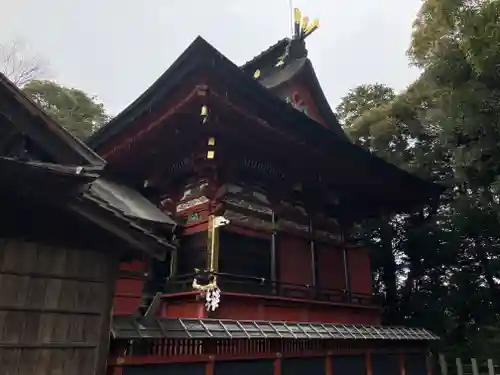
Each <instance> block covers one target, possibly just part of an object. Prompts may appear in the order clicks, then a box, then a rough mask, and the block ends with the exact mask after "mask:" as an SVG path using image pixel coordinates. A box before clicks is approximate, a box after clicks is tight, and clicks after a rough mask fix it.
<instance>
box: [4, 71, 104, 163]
mask: <svg viewBox="0 0 500 375" xmlns="http://www.w3.org/2000/svg"><path fill="white" fill-rule="evenodd" d="M0 113H1V114H2V115H3V116H4V117H6V118H7V119H8V120H10V121H11V122H12V123H14V124H15V125H16V126H17V128H18V129H19V130H20V131H21V132H22V133H24V134H29V136H30V137H31V138H32V139H33V141H35V142H36V143H37V144H38V145H40V147H41V148H42V149H43V150H44V151H45V152H46V153H47V154H48V155H51V156H52V158H53V159H54V161H55V162H56V163H61V164H72V165H85V164H90V165H94V166H104V165H105V161H104V160H103V159H102V158H101V157H100V156H99V155H97V154H96V153H95V152H94V151H92V150H91V149H89V148H88V147H87V146H86V145H85V144H84V143H83V142H82V141H80V140H79V139H77V138H76V137H74V136H73V135H71V134H70V133H68V132H67V131H66V130H64V129H63V128H62V127H61V126H60V125H59V124H57V123H56V122H55V121H54V120H52V119H51V118H50V116H48V115H47V114H45V113H44V112H43V111H42V110H41V109H40V108H39V107H38V106H37V105H36V104H35V103H33V101H32V100H30V99H29V98H28V97H27V96H26V95H24V93H23V92H22V91H21V90H19V89H18V88H17V87H16V86H15V85H14V84H13V83H12V82H10V81H9V79H8V78H7V77H5V76H4V75H3V74H2V73H0Z"/></svg>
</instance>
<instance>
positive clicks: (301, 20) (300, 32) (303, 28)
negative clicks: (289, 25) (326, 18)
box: [293, 8, 319, 39]
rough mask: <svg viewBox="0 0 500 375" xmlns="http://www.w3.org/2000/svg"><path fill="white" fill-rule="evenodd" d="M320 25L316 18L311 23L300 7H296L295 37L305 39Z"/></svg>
mask: <svg viewBox="0 0 500 375" xmlns="http://www.w3.org/2000/svg"><path fill="white" fill-rule="evenodd" d="M318 27H319V20H318V19H315V20H314V21H313V22H312V23H309V17H307V16H304V17H302V13H301V11H300V10H299V9H298V8H295V13H294V17H293V34H294V35H293V37H294V38H295V39H305V38H306V37H308V36H309V35H311V34H312V33H313V32H314V31H315V30H316V29H317V28H318Z"/></svg>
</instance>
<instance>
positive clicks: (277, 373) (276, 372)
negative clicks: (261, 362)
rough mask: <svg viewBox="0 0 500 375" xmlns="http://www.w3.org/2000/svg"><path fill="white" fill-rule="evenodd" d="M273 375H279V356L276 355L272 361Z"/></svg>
mask: <svg viewBox="0 0 500 375" xmlns="http://www.w3.org/2000/svg"><path fill="white" fill-rule="evenodd" d="M274 375H281V354H280V353H278V354H277V357H276V359H275V360H274Z"/></svg>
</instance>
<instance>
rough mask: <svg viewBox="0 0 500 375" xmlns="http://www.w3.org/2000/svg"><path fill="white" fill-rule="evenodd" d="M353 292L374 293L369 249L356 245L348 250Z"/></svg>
mask: <svg viewBox="0 0 500 375" xmlns="http://www.w3.org/2000/svg"><path fill="white" fill-rule="evenodd" d="M347 255H348V256H347V259H348V267H349V274H350V276H351V278H350V281H351V292H352V293H363V294H371V293H372V274H371V267H370V254H369V252H368V250H366V249H363V248H360V247H356V248H350V249H348V251H347Z"/></svg>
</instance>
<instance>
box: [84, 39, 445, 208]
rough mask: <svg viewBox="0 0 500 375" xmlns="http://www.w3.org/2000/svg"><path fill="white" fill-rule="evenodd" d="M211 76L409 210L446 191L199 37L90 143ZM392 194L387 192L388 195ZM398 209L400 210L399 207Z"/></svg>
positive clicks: (301, 65) (281, 76)
mask: <svg viewBox="0 0 500 375" xmlns="http://www.w3.org/2000/svg"><path fill="white" fill-rule="evenodd" d="M280 43H284V42H280ZM280 46H281V44H280ZM272 48H278V47H272ZM280 48H281V47H280ZM274 53H275V52H273V53H272V54H274ZM272 54H271V55H272ZM268 56H269V54H268V55H266V57H265V58H266V59H267V58H268ZM299 56H300V54H299ZM303 57H304V56H303ZM261 59H262V58H261ZM258 61H259V60H255V61H253V62H251V63H247V64H255V63H256V62H258ZM308 65H310V62H309V60H307V59H304V58H302V59H300V58H298V59H297V60H296V61H295V62H292V63H291V64H290V68H289V69H288V70H280V72H279V73H273V74H271V75H266V74H265V73H264V74H263V77H262V78H260V79H262V80H263V82H264V84H265V85H269V86H271V85H276V84H279V82H281V81H282V80H286V79H287V78H288V76H289V75H293V74H295V73H296V72H297V71H303V70H304V69H305V67H307V66H308ZM245 66H246V67H248V66H251V65H245ZM307 70H308V71H309V74H314V71H313V70H312V69H307ZM207 74H208V75H209V76H211V77H213V78H214V79H215V81H216V82H217V84H219V85H220V86H221V87H219V89H221V88H222V89H223V90H224V89H225V90H227V91H228V92H231V95H233V94H236V95H238V97H239V98H240V99H242V100H245V101H247V102H248V103H252V104H253V105H254V107H255V108H258V110H259V117H260V118H262V119H263V120H264V121H266V122H267V124H269V126H271V127H274V128H275V129H276V130H278V131H280V132H287V134H289V135H290V136H292V137H295V139H297V140H298V141H300V142H301V143H304V144H306V145H308V147H310V148H311V149H314V150H315V151H321V152H322V153H323V154H324V155H325V156H326V155H329V156H328V158H330V156H333V157H334V158H335V160H343V161H345V162H346V163H349V164H350V165H351V168H350V170H351V171H353V172H352V173H358V174H365V175H366V176H364V178H363V180H367V181H372V180H375V179H376V180H377V181H379V182H377V184H379V185H380V186H378V185H377V186H378V187H376V189H378V190H377V191H379V193H380V194H386V195H387V196H389V197H390V199H396V197H395V195H394V194H393V191H398V192H405V193H404V194H403V195H402V197H401V199H402V200H404V201H405V202H407V203H404V205H406V207H407V206H408V202H409V201H411V202H414V203H416V204H421V203H422V202H423V201H427V200H428V199H429V198H434V197H437V196H439V194H440V193H441V192H442V191H443V188H442V187H441V186H438V185H435V184H432V183H430V182H427V181H424V180H422V179H420V178H418V177H416V176H413V175H412V174H409V173H407V172H404V171H403V170H401V169H399V168H397V167H396V166H394V165H392V164H389V163H387V162H385V161H384V160H382V159H380V158H378V157H376V156H375V155H372V154H371V153H370V152H368V151H366V150H364V149H363V148H361V147H359V146H357V145H354V144H353V143H351V142H350V141H349V140H348V139H347V137H346V136H345V135H344V134H343V132H342V131H341V130H340V128H339V131H335V130H333V129H332V128H327V127H325V126H322V125H321V124H319V123H318V122H316V121H315V120H313V119H312V118H310V117H309V116H307V115H306V114H304V113H302V112H301V111H298V110H296V109H295V108H293V107H292V106H290V105H289V104H288V103H286V102H285V101H283V100H282V99H280V98H279V97H278V96H276V95H274V94H273V93H272V92H271V91H270V90H269V89H267V88H266V87H264V85H263V84H261V83H260V82H259V81H258V80H256V79H254V78H253V77H252V75H250V74H248V73H247V72H246V71H244V70H242V69H241V68H239V67H238V66H236V65H235V64H233V63H232V62H231V61H229V60H228V59H227V58H226V57H224V56H223V55H222V54H221V53H220V52H219V51H217V50H216V49H215V48H214V47H212V46H211V45H210V44H209V43H208V42H206V41H205V40H204V39H203V38H201V37H198V38H196V39H195V41H194V42H193V43H192V44H191V45H190V46H189V47H188V48H187V49H186V51H185V52H184V53H183V54H182V55H181V56H180V57H179V58H178V59H177V60H176V61H175V62H174V63H173V64H172V66H171V67H170V68H169V69H167V71H166V72H165V73H164V74H163V75H162V76H161V77H160V78H159V79H158V80H157V81H156V82H155V83H154V84H153V85H152V86H151V87H150V88H149V89H148V90H146V91H145V92H144V93H143V94H142V95H141V96H140V97H139V98H138V99H137V100H136V101H134V102H133V103H132V104H131V105H130V106H129V107H127V108H126V109H125V110H124V111H123V112H121V113H120V114H118V115H117V116H116V117H115V118H114V119H112V120H111V121H110V122H109V123H108V124H106V125H105V126H104V127H102V128H101V129H100V130H99V131H98V132H96V133H95V134H94V135H93V136H92V137H91V138H90V139H89V140H88V144H89V145H90V147H92V148H93V149H94V150H97V151H99V150H100V149H101V148H104V147H106V144H107V142H109V141H111V140H112V139H116V138H115V137H119V136H120V135H121V134H124V131H126V130H128V129H130V128H131V127H132V126H136V125H137V124H138V123H139V119H140V118H142V117H143V116H147V115H149V114H150V113H152V112H153V111H161V110H162V109H161V108H164V103H165V100H166V98H167V97H169V96H172V95H174V94H175V93H176V92H177V90H178V89H179V87H181V86H182V85H183V84H185V82H186V80H187V79H190V80H191V83H192V84H193V85H195V84H196V83H193V81H195V82H196V77H202V76H203V75H205V76H206V75H207ZM193 77H194V78H193ZM200 79H201V78H200ZM200 83H201V82H200ZM193 88H194V87H193ZM341 133H342V134H341ZM333 154H335V155H333ZM325 160H326V159H325ZM380 181H382V182H380ZM376 189H373V190H372V192H371V194H372V195H374V197H375V196H376V195H377V194H376V192H375V190H376ZM386 190H387V192H386V193H383V192H384V191H386ZM409 192H411V193H409ZM397 199H399V200H401V199H400V198H397ZM397 204H399V203H397ZM412 204H413V203H412ZM398 210H400V209H399V208H398ZM400 211H401V210H400Z"/></svg>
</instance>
